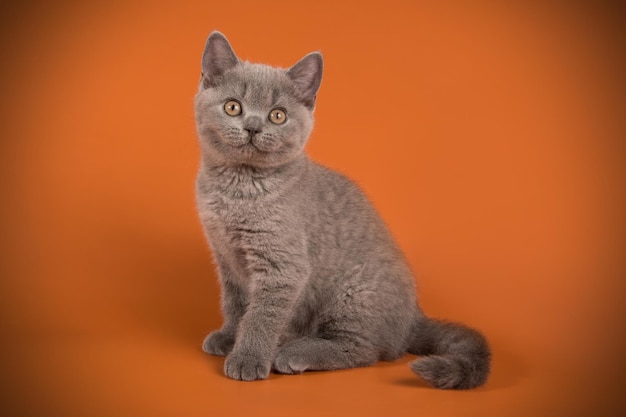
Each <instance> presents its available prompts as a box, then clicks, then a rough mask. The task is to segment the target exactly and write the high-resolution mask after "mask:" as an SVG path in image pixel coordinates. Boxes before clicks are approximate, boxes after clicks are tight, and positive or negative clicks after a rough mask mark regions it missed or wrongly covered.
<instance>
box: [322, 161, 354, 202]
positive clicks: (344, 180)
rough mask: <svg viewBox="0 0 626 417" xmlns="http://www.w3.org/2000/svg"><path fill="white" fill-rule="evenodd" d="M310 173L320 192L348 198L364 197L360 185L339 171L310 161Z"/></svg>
mask: <svg viewBox="0 0 626 417" xmlns="http://www.w3.org/2000/svg"><path fill="white" fill-rule="evenodd" d="M310 174H311V176H312V177H313V179H314V182H315V184H316V186H317V188H318V190H319V191H320V192H324V193H330V194H337V195H343V196H344V197H348V198H350V197H352V198H359V199H364V200H365V199H366V197H365V194H364V192H363V191H362V190H361V187H360V186H359V185H358V184H357V183H356V182H355V181H354V180H352V179H351V178H349V177H348V176H346V175H344V174H342V173H341V172H339V171H336V170H334V169H331V168H328V167H326V166H324V165H321V164H319V163H317V162H312V164H311V172H310Z"/></svg>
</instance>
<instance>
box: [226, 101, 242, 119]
mask: <svg viewBox="0 0 626 417" xmlns="http://www.w3.org/2000/svg"><path fill="white" fill-rule="evenodd" d="M224 111H225V112H226V114H227V115H229V116H239V115H240V114H241V104H239V102H238V101H236V100H229V101H227V102H226V104H224Z"/></svg>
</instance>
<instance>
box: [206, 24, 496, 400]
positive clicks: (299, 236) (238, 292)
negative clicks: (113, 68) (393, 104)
mask: <svg viewBox="0 0 626 417" xmlns="http://www.w3.org/2000/svg"><path fill="white" fill-rule="evenodd" d="M322 64H323V61H322V55H321V54H319V53H317V52H313V53H310V54H308V55H306V56H305V57H304V58H302V59H301V60H300V61H299V62H298V63H296V64H295V65H294V66H292V67H291V68H289V69H287V70H284V69H278V68H273V67H270V66H267V65H261V64H252V63H248V62H243V61H240V60H239V59H238V58H237V56H236V55H235V53H234V52H233V50H232V48H231V46H230V44H229V42H228V40H227V39H226V38H225V37H224V35H222V34H221V33H219V32H213V33H211V35H210V36H209V38H208V40H207V43H206V46H205V49H204V54H203V56H202V79H201V81H200V86H199V90H198V93H197V95H196V97H195V115H196V123H197V131H198V136H199V142H200V148H201V163H200V169H199V172H198V178H197V184H196V185H197V188H196V192H197V205H198V210H199V213H200V218H201V220H202V222H203V224H204V228H205V232H206V236H207V239H208V241H209V244H210V247H211V249H212V253H213V255H214V257H215V260H216V263H217V267H218V272H219V280H220V284H221V290H222V311H223V316H224V324H223V326H222V328H221V329H220V330H216V331H214V332H212V333H211V334H209V335H208V336H207V337H206V339H205V340H204V343H203V349H204V351H205V352H207V353H210V354H212V355H219V356H226V361H225V365H224V372H225V373H226V375H227V376H228V377H230V378H233V379H237V380H244V381H251V380H259V379H265V378H267V377H268V374H269V372H270V371H271V370H273V371H274V372H277V373H281V374H297V373H301V372H303V371H307V370H317V371H319V370H331V369H343V368H353V367H359V366H368V365H372V364H374V363H376V362H377V361H378V360H384V361H393V360H395V359H398V358H400V357H401V356H402V355H404V354H405V353H406V352H409V353H412V354H416V355H420V358H418V359H416V360H415V361H413V362H412V363H411V364H410V367H411V369H412V370H413V371H414V372H415V373H416V374H417V375H419V376H420V377H422V378H423V379H424V380H426V381H427V382H428V383H429V384H430V385H432V386H433V387H437V388H448V389H466V388H473V387H477V386H479V385H481V384H483V383H484V382H485V381H486V379H487V376H488V374H489V362H490V351H489V347H488V345H487V342H486V340H485V338H484V337H483V336H482V335H481V334H480V333H479V332H477V331H476V330H472V329H470V328H468V327H465V326H463V325H459V324H454V323H448V322H441V321H437V320H433V319H430V318H428V317H426V316H425V315H424V313H423V312H422V311H421V309H420V308H419V306H418V304H417V300H416V295H415V283H414V278H413V275H412V273H411V270H410V268H409V266H408V265H407V262H406V260H405V258H404V257H403V255H402V253H401V251H400V249H398V247H397V246H396V244H395V243H394V241H393V239H392V237H391V234H390V232H389V230H388V229H387V227H386V226H385V223H384V222H383V221H382V220H381V218H380V216H379V215H378V213H377V212H376V210H375V209H374V207H373V206H372V204H371V203H370V202H369V201H368V199H367V198H366V197H365V195H364V194H363V192H362V191H361V190H360V189H359V188H358V187H357V186H356V185H355V184H354V183H353V182H352V181H350V180H349V179H348V178H346V177H344V176H343V175H341V174H339V173H337V172H334V171H332V170H330V169H327V168H324V167H322V166H320V165H318V164H317V163H315V162H313V161H311V160H310V159H309V158H308V157H307V155H306V153H305V152H304V147H305V145H306V143H307V139H308V137H309V134H310V133H311V129H312V127H313V110H314V108H315V98H316V95H317V91H318V88H319V87H320V82H321V79H322V66H323V65H322Z"/></svg>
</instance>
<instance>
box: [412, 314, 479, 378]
mask: <svg viewBox="0 0 626 417" xmlns="http://www.w3.org/2000/svg"><path fill="white" fill-rule="evenodd" d="M409 353H413V354H415V355H424V357H423V358H418V359H416V360H414V361H413V362H411V363H410V367H411V369H412V370H413V372H415V373H416V374H417V375H419V376H420V377H422V378H423V379H424V380H426V382H428V383H429V384H430V385H431V386H433V387H435V388H441V389H469V388H474V387H478V386H480V385H482V384H484V383H485V381H486V380H487V376H488V375H489V363H490V359H491V352H490V351H489V345H488V344H487V340H486V339H485V338H484V336H483V335H482V334H480V333H479V332H478V331H476V330H474V329H471V328H469V327H466V326H464V325H461V324H456V323H447V322H442V321H438V320H433V319H430V318H427V317H421V318H420V319H419V320H418V322H417V323H416V331H415V333H414V336H413V339H412V341H411V345H410V346H409Z"/></svg>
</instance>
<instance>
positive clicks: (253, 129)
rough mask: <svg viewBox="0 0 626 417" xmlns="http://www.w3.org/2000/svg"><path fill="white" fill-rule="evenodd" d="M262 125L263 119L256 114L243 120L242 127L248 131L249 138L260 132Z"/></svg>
mask: <svg viewBox="0 0 626 417" xmlns="http://www.w3.org/2000/svg"><path fill="white" fill-rule="evenodd" d="M262 126H263V119H261V118H260V117H257V116H252V117H249V118H248V119H246V120H245V121H244V124H243V129H244V130H245V131H246V132H248V135H249V136H250V138H253V137H254V135H256V134H257V133H259V132H261V127H262Z"/></svg>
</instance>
